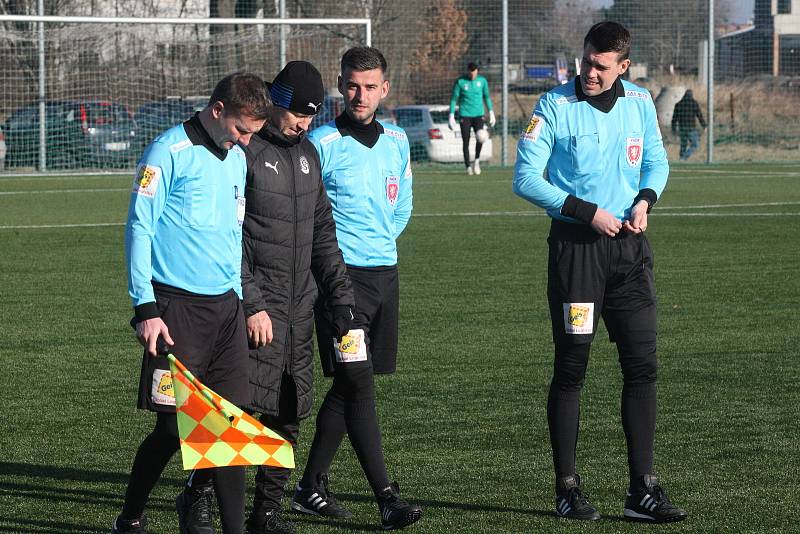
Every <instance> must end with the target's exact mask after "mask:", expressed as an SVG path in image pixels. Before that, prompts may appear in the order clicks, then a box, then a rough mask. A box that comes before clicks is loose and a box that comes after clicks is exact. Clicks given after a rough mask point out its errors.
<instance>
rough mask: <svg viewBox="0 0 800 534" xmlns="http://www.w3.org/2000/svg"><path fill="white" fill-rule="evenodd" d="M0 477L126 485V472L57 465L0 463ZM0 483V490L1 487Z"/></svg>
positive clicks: (167, 480)
mask: <svg viewBox="0 0 800 534" xmlns="http://www.w3.org/2000/svg"><path fill="white" fill-rule="evenodd" d="M0 475H5V476H21V477H27V478H49V479H52V480H75V481H77V482H101V483H107V484H120V485H125V484H127V483H128V473H127V472H124V473H123V472H109V471H92V470H90V469H79V468H75V467H64V466H58V465H42V464H21V463H13V462H0ZM158 483H159V484H160V485H169V486H176V487H178V488H180V487H182V486H183V483H184V481H183V480H182V479H177V478H173V477H163V476H162V477H161V478H160V479H159V482H158ZM2 486H3V485H2V483H0V488H1V487H2Z"/></svg>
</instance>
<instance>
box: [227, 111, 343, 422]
mask: <svg viewBox="0 0 800 534" xmlns="http://www.w3.org/2000/svg"><path fill="white" fill-rule="evenodd" d="M247 148H248V150H247V155H248V172H247V188H246V190H245V197H246V198H247V204H246V210H247V215H246V217H245V221H244V228H243V236H242V238H243V244H244V254H243V260H242V285H243V289H244V309H245V315H246V316H247V317H249V316H251V315H253V314H254V313H257V312H259V311H266V312H267V313H268V314H269V316H270V319H272V331H273V336H274V337H273V340H272V343H270V344H269V345H267V346H265V347H261V348H260V349H253V350H251V351H250V385H251V392H252V406H251V407H252V408H253V409H255V410H256V411H258V412H261V413H266V414H270V415H276V414H277V412H278V400H279V399H280V387H281V375H282V373H283V371H284V370H286V372H287V373H288V374H290V375H291V376H292V377H293V378H294V382H295V385H296V386H297V417H298V419H301V418H304V417H307V416H308V415H309V413H310V412H311V407H312V404H313V400H314V399H313V387H312V374H313V373H312V372H313V361H312V331H313V328H314V316H313V314H314V311H313V308H314V300H315V299H316V296H317V283H319V286H320V288H321V290H323V292H324V294H326V295H327V301H326V304H327V306H329V307H330V308H332V307H333V306H350V307H351V308H352V307H353V305H354V298H353V290H352V287H351V286H350V279H349V278H348V277H347V272H346V269H345V264H344V260H343V259H342V252H341V250H339V243H338V242H337V241H336V225H335V223H334V221H333V215H332V214H331V205H330V201H329V200H328V195H327V194H326V193H325V188H324V186H323V185H322V179H321V176H320V163H319V156H318V155H317V151H316V149H315V148H314V145H312V144H311V142H310V141H308V140H307V139H305V138H300V139H290V138H287V137H286V136H284V135H283V134H281V133H280V131H279V130H277V129H276V128H275V127H273V126H271V125H270V124H269V123H267V125H266V126H265V127H264V128H263V129H262V130H261V131H260V132H259V133H258V134H257V135H254V136H253V138H252V140H251V141H250V145H249V146H248V147H247ZM315 279H316V283H315Z"/></svg>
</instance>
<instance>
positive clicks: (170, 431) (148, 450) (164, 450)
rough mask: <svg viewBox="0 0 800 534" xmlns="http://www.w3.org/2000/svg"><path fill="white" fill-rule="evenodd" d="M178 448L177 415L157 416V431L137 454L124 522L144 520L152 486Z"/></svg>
mask: <svg viewBox="0 0 800 534" xmlns="http://www.w3.org/2000/svg"><path fill="white" fill-rule="evenodd" d="M179 447H180V441H179V439H178V422H177V418H176V416H175V414H174V413H171V414H170V413H159V414H157V418H156V425H155V428H153V431H152V432H150V434H148V435H147V437H146V438H144V441H142V443H141V445H139V450H137V451H136V457H135V458H134V460H133V467H131V476H130V479H129V480H128V489H127V490H126V491H125V504H123V506H122V513H121V514H120V516H121V517H122V519H138V518H140V517H142V515H143V514H144V507H145V504H147V499H148V497H150V492H151V491H152V490H153V486H155V485H156V482H158V479H159V478H160V477H161V473H162V472H163V471H164V467H166V465H167V463H169V461H170V459H171V458H172V456H173V455H174V454H175V452H177V450H178V448H179Z"/></svg>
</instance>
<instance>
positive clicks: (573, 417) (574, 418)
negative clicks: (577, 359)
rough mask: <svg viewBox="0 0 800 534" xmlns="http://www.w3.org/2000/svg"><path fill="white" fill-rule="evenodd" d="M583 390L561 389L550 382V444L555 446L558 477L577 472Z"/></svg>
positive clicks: (555, 465)
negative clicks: (577, 447) (577, 449)
mask: <svg viewBox="0 0 800 534" xmlns="http://www.w3.org/2000/svg"><path fill="white" fill-rule="evenodd" d="M580 398H581V392H580V390H578V391H561V390H559V389H558V386H557V385H556V383H555V380H554V381H552V382H551V383H550V394H549V395H548V397H547V422H548V425H549V427H550V444H551V446H552V448H553V466H554V467H555V471H556V478H563V477H566V476H569V475H574V474H575V470H576V468H575V448H576V446H577V443H578V425H579V421H580V412H581V405H580Z"/></svg>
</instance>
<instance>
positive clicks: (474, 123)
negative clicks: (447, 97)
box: [460, 116, 483, 140]
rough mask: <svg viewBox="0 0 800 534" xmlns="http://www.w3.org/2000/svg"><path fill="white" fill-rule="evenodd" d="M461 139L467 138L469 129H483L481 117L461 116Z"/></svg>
mask: <svg viewBox="0 0 800 534" xmlns="http://www.w3.org/2000/svg"><path fill="white" fill-rule="evenodd" d="M460 126H461V139H466V140H469V131H470V129H472V130H473V131H474V132H475V133H478V130H482V129H483V117H482V116H481V117H461V124H460Z"/></svg>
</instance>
